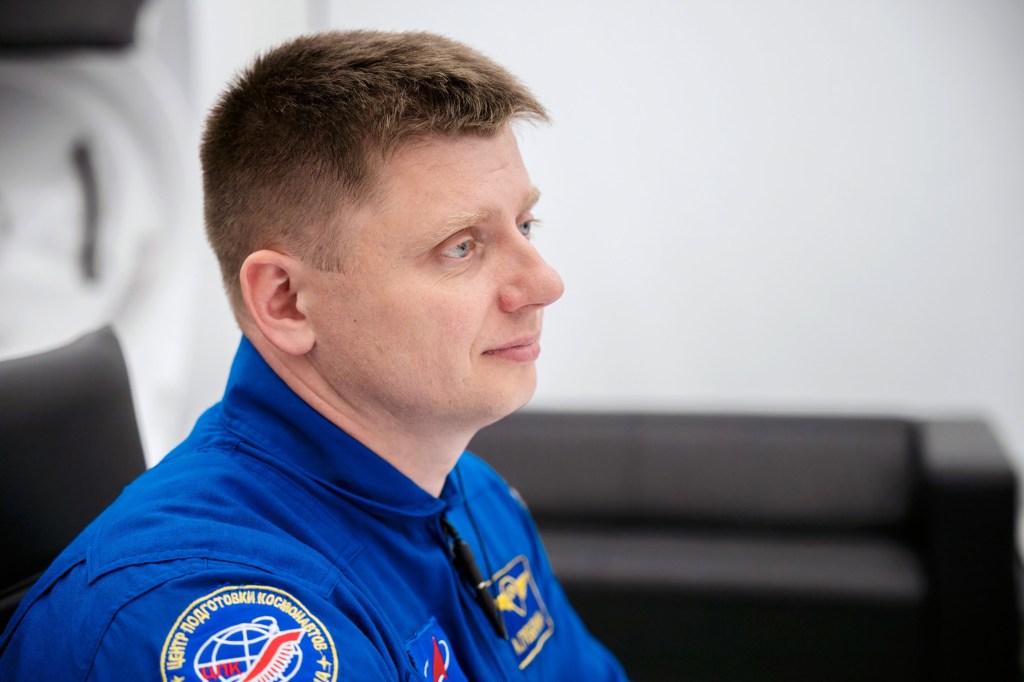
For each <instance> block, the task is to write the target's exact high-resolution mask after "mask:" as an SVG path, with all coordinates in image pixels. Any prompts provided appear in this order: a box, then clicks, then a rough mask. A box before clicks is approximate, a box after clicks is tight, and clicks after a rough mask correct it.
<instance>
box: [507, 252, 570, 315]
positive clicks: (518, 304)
mask: <svg viewBox="0 0 1024 682" xmlns="http://www.w3.org/2000/svg"><path fill="white" fill-rule="evenodd" d="M564 291H565V284H563V283H562V278H561V276H560V275H559V274H558V271H556V270H555V269H554V268H553V267H551V266H550V265H548V263H547V261H545V260H544V259H543V258H542V257H541V255H540V253H539V252H538V251H537V249H536V248H535V247H534V246H533V244H531V243H530V242H525V243H522V244H521V245H520V248H519V253H517V258H516V259H515V262H514V263H512V264H511V268H510V276H509V281H508V283H507V284H506V285H505V286H504V287H502V289H501V292H500V293H499V295H498V304H499V305H500V306H501V309H502V310H504V311H505V312H509V313H510V312H515V311H516V310H519V309H520V308H524V307H527V306H539V307H544V306H546V305H550V304H552V303H554V302H555V301H557V300H558V299H559V298H561V297H562V293H563V292H564Z"/></svg>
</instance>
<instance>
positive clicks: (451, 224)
mask: <svg viewBox="0 0 1024 682" xmlns="http://www.w3.org/2000/svg"><path fill="white" fill-rule="evenodd" d="M538 201H540V190H539V189H537V188H536V187H533V188H531V189H530V193H529V194H527V195H526V201H525V202H524V203H523V208H522V209H521V210H520V211H519V212H520V213H523V212H524V211H529V210H530V209H532V208H533V207H534V206H536V205H537V202H538ZM490 218H491V212H490V211H465V212H463V213H456V214H455V215H452V216H449V217H448V220H446V221H444V226H443V227H442V228H441V229H440V230H438V232H439V233H447V234H455V233H456V232H461V231H462V230H465V229H466V228H467V227H472V226H473V225H476V224H477V223H484V222H487V221H488V220H489V219H490Z"/></svg>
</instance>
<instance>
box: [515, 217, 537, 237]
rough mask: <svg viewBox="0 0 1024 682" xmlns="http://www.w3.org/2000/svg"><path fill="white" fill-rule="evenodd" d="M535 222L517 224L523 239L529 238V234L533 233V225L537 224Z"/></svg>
mask: <svg viewBox="0 0 1024 682" xmlns="http://www.w3.org/2000/svg"><path fill="white" fill-rule="evenodd" d="M537 222H538V221H537V220H534V219H532V218H531V219H530V220H527V221H525V222H522V223H519V233H520V234H522V235H523V236H524V237H529V236H530V233H531V232H533V227H534V225H536V224H537Z"/></svg>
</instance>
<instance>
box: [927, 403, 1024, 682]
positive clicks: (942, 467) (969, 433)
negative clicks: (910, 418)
mask: <svg viewBox="0 0 1024 682" xmlns="http://www.w3.org/2000/svg"><path fill="white" fill-rule="evenodd" d="M918 436H919V438H918V443H919V452H920V456H921V465H922V476H923V480H922V495H923V498H924V499H923V500H922V502H923V504H922V510H923V514H924V519H923V523H924V530H925V538H926V540H925V542H926V546H925V552H926V553H927V554H928V555H929V556H928V561H927V563H928V565H929V566H930V567H931V584H932V604H933V608H934V614H935V619H934V623H935V628H936V629H937V632H935V633H934V636H935V637H936V640H934V641H937V642H938V646H937V650H936V651H935V652H933V653H934V656H933V661H934V662H935V663H936V677H935V679H943V680H945V679H949V680H954V679H957V680H964V679H991V680H996V679H1012V678H1013V674H1014V673H1015V669H1016V666H1017V654H1018V647H1019V623H1018V617H1017V610H1016V604H1017V595H1016V587H1015V576H1014V566H1015V561H1016V550H1015V538H1016V534H1015V525H1016V524H1015V520H1016V506H1017V481H1016V476H1015V474H1014V471H1013V469H1012V468H1011V466H1010V463H1009V459H1008V457H1007V455H1006V453H1005V452H1004V450H1003V449H1002V447H1001V446H1000V444H999V442H998V441H997V439H996V437H995V435H994V434H993V433H992V431H991V430H990V429H989V427H988V426H987V425H985V424H984V423H982V422H980V421H940V422H925V423H922V424H920V427H919V432H918Z"/></svg>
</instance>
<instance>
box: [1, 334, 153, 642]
mask: <svg viewBox="0 0 1024 682" xmlns="http://www.w3.org/2000/svg"><path fill="white" fill-rule="evenodd" d="M145 468H146V464H145V458H144V455H143V450H142V443H141V440H140V438H139V431H138V425H137V423H136V420H135V411H134V408H133V406H132V396H131V388H130V385H129V381H128V373H127V369H126V367H125V363H124V358H123V356H122V355H121V348H120V346H119V344H118V342H117V338H116V337H115V335H114V333H113V331H112V330H111V329H110V328H109V327H105V328H103V329H101V330H99V331H96V332H92V333H90V334H87V335H86V336H83V337H82V338H80V339H78V340H77V341H75V342H73V343H71V344H69V345H67V346H64V347H62V348H58V349H56V350H52V351H49V352H46V353H40V354H38V355H32V356H28V357H23V358H17V359H13V360H7V361H5V362H0V523H2V524H3V537H4V549H3V552H0V628H2V626H3V625H4V624H5V623H6V621H7V619H8V618H9V617H10V615H11V614H12V613H13V611H14V608H15V607H16V606H17V603H18V601H19V600H20V599H21V596H22V595H23V594H24V592H25V591H26V590H27V589H28V587H29V586H31V584H32V583H33V582H34V581H35V579H36V577H37V576H38V575H39V573H41V572H42V571H43V570H45V568H46V567H47V566H48V565H49V563H50V562H51V561H53V559H54V558H55V557H56V556H57V554H59V553H60V551H61V550H62V549H63V548H64V547H65V546H66V545H67V544H68V543H69V542H71V540H73V539H74V538H75V536H77V535H78V533H80V532H81V531H82V529H84V528H85V526H87V525H88V524H89V522H91V521H92V520H93V519H94V518H95V517H96V516H97V515H98V514H99V513H100V512H101V511H103V509H104V508H105V507H106V506H107V505H109V504H110V503H111V502H112V501H113V500H114V498H116V497H117V496H118V494H120V492H121V490H122V488H123V487H124V486H125V485H127V484H128V483H129V482H131V481H132V480H133V479H134V478H135V477H136V476H138V475H139V474H140V473H142V472H143V471H144V470H145Z"/></svg>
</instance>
